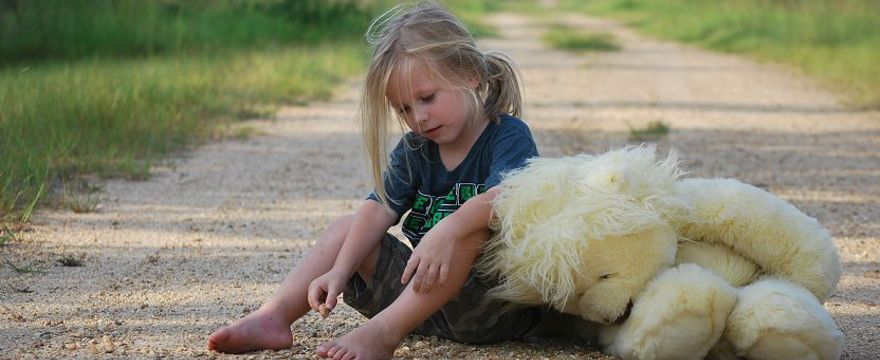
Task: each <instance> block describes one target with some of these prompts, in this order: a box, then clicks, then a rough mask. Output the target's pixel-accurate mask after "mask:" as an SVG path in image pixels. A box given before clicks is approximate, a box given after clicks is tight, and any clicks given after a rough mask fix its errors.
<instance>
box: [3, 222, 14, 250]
mask: <svg viewBox="0 0 880 360" xmlns="http://www.w3.org/2000/svg"><path fill="white" fill-rule="evenodd" d="M13 241H15V232H14V231H13V230H12V229H10V228H9V226H7V225H2V226H0V247H4V246H6V245H8V244H9V243H11V242H13Z"/></svg>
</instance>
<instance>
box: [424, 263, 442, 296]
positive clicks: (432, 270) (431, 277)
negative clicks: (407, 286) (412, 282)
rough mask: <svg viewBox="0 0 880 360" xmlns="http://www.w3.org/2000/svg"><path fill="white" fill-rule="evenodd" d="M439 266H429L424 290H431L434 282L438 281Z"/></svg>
mask: <svg viewBox="0 0 880 360" xmlns="http://www.w3.org/2000/svg"><path fill="white" fill-rule="evenodd" d="M439 268H440V266H438V265H431V266H430V267H428V269H427V270H428V271H427V274H425V282H424V283H423V284H422V290H424V291H425V292H426V293H427V292H431V288H432V287H434V283H435V282H436V281H437V273H438V272H439V271H440V270H439Z"/></svg>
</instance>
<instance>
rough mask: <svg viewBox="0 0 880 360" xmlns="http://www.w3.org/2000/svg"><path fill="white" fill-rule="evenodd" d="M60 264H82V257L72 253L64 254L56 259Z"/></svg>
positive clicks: (72, 265)
mask: <svg viewBox="0 0 880 360" xmlns="http://www.w3.org/2000/svg"><path fill="white" fill-rule="evenodd" d="M57 262H58V263H59V264H61V266H68V267H75V266H83V261H82V257H77V256H73V255H69V254H68V255H64V256H62V257H61V258H59V259H58V260H57Z"/></svg>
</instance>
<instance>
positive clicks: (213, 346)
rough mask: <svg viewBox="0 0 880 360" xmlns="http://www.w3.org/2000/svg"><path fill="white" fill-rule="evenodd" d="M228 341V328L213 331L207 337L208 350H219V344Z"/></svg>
mask: <svg viewBox="0 0 880 360" xmlns="http://www.w3.org/2000/svg"><path fill="white" fill-rule="evenodd" d="M228 341H229V328H222V329H220V330H217V331H215V332H214V333H213V334H211V336H209V337H208V350H219V349H220V346H222V345H223V344H225V343H226V342H228Z"/></svg>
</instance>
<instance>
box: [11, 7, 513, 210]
mask: <svg viewBox="0 0 880 360" xmlns="http://www.w3.org/2000/svg"><path fill="white" fill-rule="evenodd" d="M390 3H391V2H390V1H385V0H336V1H323V0H65V1H61V2H58V1H53V0H27V1H24V0H0V224H2V223H10V222H12V223H14V222H26V221H27V220H28V219H29V218H30V216H31V214H32V213H33V211H34V209H35V208H37V207H39V206H40V204H42V203H44V202H45V199H46V198H47V196H48V195H50V194H54V193H57V192H58V191H61V192H62V194H60V195H61V197H66V198H67V199H66V200H65V199H62V203H67V206H69V207H70V208H71V209H73V210H74V211H84V212H88V211H94V210H95V208H96V207H97V197H92V195H88V194H87V195H85V196H83V195H82V194H80V193H79V192H72V193H68V194H64V192H65V191H64V189H63V188H60V187H59V186H57V185H54V184H62V183H65V182H70V181H74V180H75V179H77V178H78V177H81V176H83V175H87V174H88V175H97V176H99V177H122V178H127V179H132V180H143V179H146V178H148V177H149V172H150V167H151V166H152V165H153V164H155V163H156V162H158V161H161V159H162V158H164V157H166V156H168V155H169V154H172V153H174V152H176V151H180V150H181V149H186V148H189V147H191V146H193V145H197V144H199V143H202V142H204V141H208V140H211V139H217V138H243V137H247V136H249V135H250V134H251V133H252V132H253V130H252V129H249V128H248V127H246V126H238V124H237V122H238V121H239V120H242V119H247V118H252V117H266V116H271V114H273V113H274V112H275V110H276V109H277V107H278V106H279V105H281V104H291V103H294V104H304V103H307V102H309V101H313V100H318V99H326V98H328V97H330V96H331V94H332V92H333V89H334V87H335V86H336V85H337V84H339V83H340V82H341V80H343V79H346V78H350V77H352V76H355V75H357V74H358V73H360V72H362V71H363V68H364V64H365V58H366V48H365V46H364V44H363V43H362V42H361V36H362V34H363V32H364V31H365V30H366V28H367V25H368V24H369V22H370V20H372V18H373V17H374V16H375V15H377V14H378V13H379V12H380V11H382V10H384V9H387V8H389V7H390ZM445 3H446V4H447V5H448V6H449V7H450V8H451V9H452V10H453V11H454V12H455V13H456V14H457V15H460V16H461V17H462V18H463V19H464V21H465V22H466V23H467V24H468V25H469V26H471V27H472V29H473V30H474V33H476V34H477V36H489V35H490V34H493V33H494V32H495V30H494V29H492V28H491V27H489V26H487V25H486V24H485V22H483V21H482V20H483V17H484V16H485V14H487V13H488V12H490V11H493V10H494V9H497V8H498V4H500V3H501V1H499V0H493V1H486V2H472V1H463V0H449V1H446V2H445Z"/></svg>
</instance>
